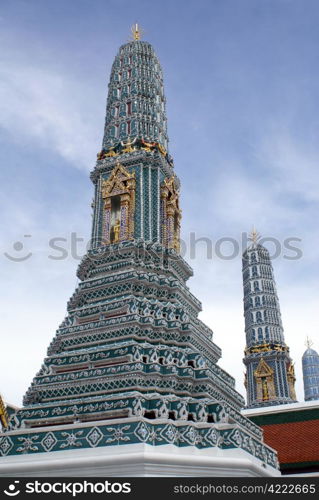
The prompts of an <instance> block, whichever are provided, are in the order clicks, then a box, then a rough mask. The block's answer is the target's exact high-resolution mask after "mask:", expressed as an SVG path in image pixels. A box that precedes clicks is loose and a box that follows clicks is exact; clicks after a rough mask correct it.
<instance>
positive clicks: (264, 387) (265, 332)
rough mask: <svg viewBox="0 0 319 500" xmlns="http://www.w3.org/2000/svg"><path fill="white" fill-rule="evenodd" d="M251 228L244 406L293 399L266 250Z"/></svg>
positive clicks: (245, 256) (291, 375)
mask: <svg viewBox="0 0 319 500" xmlns="http://www.w3.org/2000/svg"><path fill="white" fill-rule="evenodd" d="M259 238H260V237H259V234H258V233H257V231H256V230H255V229H253V230H252V232H251V235H250V240H251V244H250V245H249V246H248V248H247V249H246V250H245V252H244V254H243V287H244V316H245V332H246V349H245V358H244V364H245V365H246V368H247V371H246V379H245V385H246V390H247V407H248V408H254V407H258V406H269V405H278V404H284V403H293V402H295V401H296V394H295V389H294V383H295V375H294V367H293V364H292V361H291V359H290V356H289V348H288V347H287V345H286V344H285V339H284V333H283V326H282V321H281V314H280V306H279V300H278V296H277V291H276V283H275V278H274V272H273V267H272V264H271V259H270V255H269V252H268V250H267V249H266V248H265V247H264V246H262V245H261V244H260V243H258V240H259Z"/></svg>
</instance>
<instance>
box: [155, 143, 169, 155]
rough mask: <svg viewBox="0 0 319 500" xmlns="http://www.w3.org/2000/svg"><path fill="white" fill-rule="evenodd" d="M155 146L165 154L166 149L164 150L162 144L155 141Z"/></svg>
mask: <svg viewBox="0 0 319 500" xmlns="http://www.w3.org/2000/svg"><path fill="white" fill-rule="evenodd" d="M157 147H158V150H159V152H160V153H161V154H162V155H163V156H166V154H167V151H166V149H165V148H164V147H163V146H162V145H161V144H160V143H159V142H158V143H157Z"/></svg>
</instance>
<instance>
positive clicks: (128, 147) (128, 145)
mask: <svg viewBox="0 0 319 500" xmlns="http://www.w3.org/2000/svg"><path fill="white" fill-rule="evenodd" d="M135 141H136V138H135V139H134V140H133V141H130V138H129V137H128V139H127V141H126V142H123V141H121V145H122V146H123V147H124V146H125V148H124V149H122V153H132V152H133V151H135V148H132V145H133V144H134V142H135Z"/></svg>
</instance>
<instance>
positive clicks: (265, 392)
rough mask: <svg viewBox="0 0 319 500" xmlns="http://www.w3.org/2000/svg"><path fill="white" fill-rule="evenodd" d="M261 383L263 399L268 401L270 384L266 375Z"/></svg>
mask: <svg viewBox="0 0 319 500" xmlns="http://www.w3.org/2000/svg"><path fill="white" fill-rule="evenodd" d="M261 383H262V394H263V401H268V399H269V392H268V384H267V379H266V377H263V378H262V379H261Z"/></svg>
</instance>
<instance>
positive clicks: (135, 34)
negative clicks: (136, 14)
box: [131, 23, 142, 40]
mask: <svg viewBox="0 0 319 500" xmlns="http://www.w3.org/2000/svg"><path fill="white" fill-rule="evenodd" d="M131 31H132V35H133V40H140V39H141V36H142V30H141V28H140V27H139V25H138V24H137V23H135V24H133V26H132V28H131Z"/></svg>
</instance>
